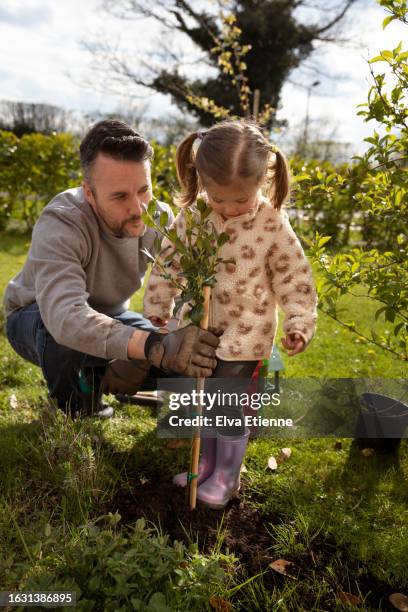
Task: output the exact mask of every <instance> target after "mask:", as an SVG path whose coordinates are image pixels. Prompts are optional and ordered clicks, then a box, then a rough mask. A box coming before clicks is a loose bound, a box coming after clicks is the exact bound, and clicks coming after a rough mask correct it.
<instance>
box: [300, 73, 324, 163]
mask: <svg viewBox="0 0 408 612" xmlns="http://www.w3.org/2000/svg"><path fill="white" fill-rule="evenodd" d="M318 85H320V81H314V83H312V84H311V85H309V87H307V101H306V116H305V128H304V131H303V154H304V155H306V149H307V141H308V130H309V106H310V96H311V93H312V89H313V87H317V86H318Z"/></svg>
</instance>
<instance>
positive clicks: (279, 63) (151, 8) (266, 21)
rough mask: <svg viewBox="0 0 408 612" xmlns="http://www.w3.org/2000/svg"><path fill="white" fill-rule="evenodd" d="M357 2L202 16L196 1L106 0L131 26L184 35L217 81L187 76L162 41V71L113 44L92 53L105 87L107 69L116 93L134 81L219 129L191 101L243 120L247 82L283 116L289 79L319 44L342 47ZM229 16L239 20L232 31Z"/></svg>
mask: <svg viewBox="0 0 408 612" xmlns="http://www.w3.org/2000/svg"><path fill="white" fill-rule="evenodd" d="M354 2H355V0H345V2H344V3H343V4H342V5H341V6H340V7H339V6H338V5H336V6H335V7H333V8H331V7H330V6H328V5H327V3H324V4H323V3H321V5H319V4H318V3H317V4H315V5H313V7H311V6H310V5H308V3H307V2H306V1H305V0H279V1H278V0H218V2H214V3H212V4H211V5H209V4H208V3H206V4H205V9H203V8H197V7H199V3H197V2H192V1H191V0H190V2H188V1H186V0H158V1H157V2H155V3H151V2H149V0H119V1H118V0H115V1H113V0H105V8H106V10H108V11H109V12H110V13H111V14H113V15H115V16H117V17H119V18H121V19H124V20H126V21H129V22H131V21H132V20H137V19H140V18H141V17H148V18H151V19H154V20H156V21H158V22H160V24H161V25H162V26H163V28H164V30H165V31H167V32H170V33H174V32H179V33H182V34H184V35H185V36H186V37H187V38H188V39H189V40H190V41H191V42H193V43H194V45H195V47H196V48H197V49H198V51H199V52H200V53H201V55H200V58H199V60H200V61H201V62H204V63H205V64H207V66H208V67H209V68H212V70H211V71H209V72H211V74H209V75H208V76H207V75H206V76H205V77H201V78H198V77H197V76H196V75H195V74H192V71H191V66H190V70H189V71H186V69H185V67H186V66H185V64H186V62H185V58H184V61H183V58H182V57H180V55H177V53H176V52H175V51H174V46H172V47H168V48H166V46H165V44H164V42H163V40H161V41H160V50H159V51H157V52H156V54H154V53H153V54H150V57H154V58H155V59H156V60H160V59H162V60H163V59H164V60H165V63H163V61H162V62H161V64H160V63H159V64H157V63H156V64H154V63H153V61H147V59H146V57H144V58H142V61H140V58H138V61H137V62H136V63H135V64H132V63H131V61H130V60H129V55H130V54H129V52H128V51H127V53H126V55H121V54H120V53H119V52H118V51H117V50H114V49H113V48H110V47H109V44H107V43H106V42H104V43H99V44H95V43H93V44H92V45H89V48H90V50H91V51H92V53H93V55H94V58H95V60H96V62H95V68H97V69H98V68H99V69H100V70H101V74H103V75H104V84H105V86H106V83H107V79H106V69H107V68H108V69H110V70H111V72H112V73H113V74H114V75H115V78H114V84H115V87H117V86H118V85H119V86H120V83H122V84H123V82H126V83H127V84H129V81H130V82H132V83H133V84H135V85H142V86H144V87H147V88H150V89H153V90H155V91H157V92H159V93H163V94H170V95H171V96H172V98H173V100H174V102H175V103H176V104H177V106H178V107H179V108H180V109H181V110H182V111H183V112H185V111H189V112H191V113H192V114H193V115H195V116H196V117H198V118H199V120H200V122H201V123H202V124H203V125H208V124H211V123H213V120H214V117H213V113H211V112H208V110H207V109H206V108H204V107H199V108H198V107H197V105H196V104H195V103H194V100H192V99H191V96H192V95H193V96H196V97H198V98H203V97H206V98H208V99H210V100H213V101H214V103H215V104H216V105H218V106H220V107H223V108H225V109H228V111H229V113H230V114H237V115H242V114H243V113H242V100H241V99H240V95H241V92H242V84H243V83H242V81H243V79H245V78H248V83H247V85H248V87H249V89H250V90H251V91H252V92H254V91H256V90H259V91H260V101H259V102H260V105H261V106H265V105H269V106H271V107H272V108H274V109H276V108H278V106H279V101H280V93H281V89H282V86H283V84H284V83H285V80H286V79H287V78H288V76H289V75H290V73H291V72H292V71H293V70H294V69H295V68H297V67H298V66H299V65H300V64H301V63H302V62H304V60H305V59H307V58H308V57H309V56H310V55H311V54H312V52H313V50H314V48H315V45H316V43H317V42H338V27H339V24H340V22H341V20H342V19H343V17H344V16H345V14H346V12H347V10H348V9H349V8H350V6H351V5H352V4H353V3H354ZM193 7H196V8H193ZM308 8H313V9H314V10H315V12H316V11H319V10H320V11H322V10H324V13H325V17H324V19H322V20H320V21H314V22H312V23H308V24H307V23H304V22H303V21H301V20H300V18H299V17H298V15H299V11H300V10H301V9H303V11H304V12H305V11H306V10H307V9H308ZM221 13H223V15H224V18H222V17H221ZM226 15H227V16H228V15H230V16H231V15H233V16H235V22H234V23H232V24H230V27H228V19H225V16H226ZM235 27H236V28H238V29H239V30H240V31H241V33H242V36H240V37H239V39H237V37H235V39H234V31H233V28H235ZM231 34H232V37H233V41H232V43H233V48H232V49H231V48H230V46H231ZM214 49H217V52H216V53H214ZM224 51H225V53H226V54H228V53H229V54H230V55H231V53H232V54H233V55H234V54H235V56H236V58H238V60H239V61H238V63H237V65H236V66H235V69H236V70H235V78H231V74H230V73H229V71H228V69H227V68H226V66H225V62H228V59H229V58H228V55H225V54H223V52H224ZM243 56H245V57H244V58H243ZM220 57H221V61H220ZM230 59H231V58H230ZM188 72H189V73H190V75H189V74H188ZM246 75H248V77H246ZM247 110H248V112H247V113H244V114H249V110H251V109H247ZM274 123H276V119H275V117H274V115H273V114H272V115H271V117H270V125H273V124H274Z"/></svg>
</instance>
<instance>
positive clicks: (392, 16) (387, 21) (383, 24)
mask: <svg viewBox="0 0 408 612" xmlns="http://www.w3.org/2000/svg"><path fill="white" fill-rule="evenodd" d="M394 19H398V17H397V15H389V16H388V17H386V18H385V19H384V21H383V22H382V27H383V30H385V28H386V27H387V25H388V24H389V23H391V21H394Z"/></svg>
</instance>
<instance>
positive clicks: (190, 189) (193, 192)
mask: <svg viewBox="0 0 408 612" xmlns="http://www.w3.org/2000/svg"><path fill="white" fill-rule="evenodd" d="M197 136H198V132H193V133H192V134H190V135H189V136H187V137H186V138H184V140H183V141H182V142H181V143H180V144H179V146H178V147H177V151H176V171H177V177H178V180H179V183H180V186H181V191H180V192H179V193H178V194H177V195H176V197H175V203H176V204H177V206H180V208H186V207H187V206H191V205H192V204H194V202H195V201H196V199H197V196H198V191H199V185H198V174H197V170H196V167H195V160H194V154H193V144H194V142H195V140H196V138H197Z"/></svg>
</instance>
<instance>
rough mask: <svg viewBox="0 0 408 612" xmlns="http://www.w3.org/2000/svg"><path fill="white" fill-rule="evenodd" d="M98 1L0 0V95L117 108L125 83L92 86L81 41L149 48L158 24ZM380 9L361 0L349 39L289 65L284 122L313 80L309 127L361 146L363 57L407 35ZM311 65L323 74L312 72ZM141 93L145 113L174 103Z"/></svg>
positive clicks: (301, 104)
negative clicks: (122, 15) (123, 16)
mask: <svg viewBox="0 0 408 612" xmlns="http://www.w3.org/2000/svg"><path fill="white" fill-rule="evenodd" d="M208 1H210V0H208ZM100 4H101V1H100V0H59V1H58V2H55V0H1V5H0V58H1V59H0V99H7V100H15V101H24V102H37V103H47V104H54V105H57V106H61V107H63V108H65V109H68V110H73V111H81V112H91V111H99V112H100V113H104V112H112V111H115V110H117V109H118V108H121V107H122V106H123V105H124V104H125V103H126V101H128V97H127V93H128V92H127V91H125V90H126V88H124V91H123V93H124V97H123V98H118V97H116V96H114V95H113V94H110V93H109V91H108V90H107V88H106V87H102V88H101V87H97V78H96V76H95V75H94V74H93V72H92V71H91V69H90V65H91V56H90V54H89V51H87V50H86V49H85V48H84V45H83V41H84V40H88V41H92V40H94V39H95V37H96V36H97V35H101V36H102V38H103V39H105V40H109V42H110V43H112V44H119V41H120V44H121V46H122V47H123V48H124V49H126V50H127V52H128V55H129V57H131V56H132V55H134V54H135V52H136V51H139V53H146V52H148V51H149V49H151V48H152V47H153V46H154V45H155V44H156V48H157V41H158V40H159V38H160V30H159V26H158V24H157V23H154V22H151V21H147V20H144V21H138V22H123V21H120V20H117V19H115V18H114V17H112V16H110V15H108V14H107V13H106V12H104V11H103V10H102V9H101V7H100ZM385 16H386V13H385V11H384V9H382V8H381V7H379V6H378V5H377V4H376V3H375V2H374V0H360V1H359V2H358V3H357V5H356V6H355V7H353V9H352V11H351V12H350V13H349V15H348V17H347V21H346V22H345V24H344V35H345V36H347V38H348V39H349V42H348V43H347V44H346V45H342V46H340V45H338V44H333V43H330V44H325V45H319V46H318V47H317V50H316V51H315V53H314V55H313V56H312V57H311V58H310V60H308V62H307V64H306V65H305V66H304V67H301V68H299V69H298V70H296V71H295V72H293V73H292V75H291V77H290V82H288V83H286V84H285V86H284V88H283V91H282V105H281V108H280V109H279V113H278V117H280V118H286V119H287V120H288V121H289V124H290V126H293V127H294V126H296V125H298V126H301V125H302V122H304V117H305V112H306V99H307V88H308V87H310V86H311V84H312V83H313V82H315V81H316V80H318V81H319V82H320V83H319V85H318V86H315V87H313V88H312V90H311V97H310V122H311V123H310V129H311V131H316V132H318V133H320V134H321V135H323V133H324V134H326V135H327V134H334V136H335V138H336V140H338V141H340V142H349V143H351V144H352V148H353V150H354V151H355V152H361V151H362V149H363V148H364V147H363V145H362V140H363V138H364V137H365V136H368V135H369V134H371V133H372V131H373V127H374V126H373V124H372V123H370V124H366V123H364V121H363V119H362V118H360V117H357V116H356V106H357V104H360V103H364V102H365V101H366V98H367V91H368V88H369V83H370V73H369V68H368V64H367V58H369V57H373V56H374V55H377V54H378V51H379V50H381V49H392V48H394V47H396V46H397V44H398V43H399V41H400V40H404V39H406V30H404V26H403V25H402V24H400V23H398V22H392V23H391V24H390V25H389V26H388V27H387V28H386V29H385V30H383V29H382V20H383V19H384V18H385ZM323 18H324V17H321V19H323ZM176 43H177V41H176ZM180 44H182V43H181V42H180ZM316 66H318V68H319V70H320V71H321V72H322V73H323V75H317V74H315V73H313V68H314V67H316ZM85 81H87V82H88V85H85ZM89 83H90V84H89ZM93 83H94V84H95V86H93ZM140 93H142V94H143V99H142V100H140V101H139V102H138V104H141V105H143V107H144V109H145V111H144V112H145V113H147V114H148V115H149V116H151V117H155V116H156V117H158V116H163V115H165V114H166V113H168V112H172V111H174V110H175V109H174V107H172V106H171V101H170V100H169V98H167V97H164V96H161V95H158V94H157V95H155V94H152V93H151V92H149V93H148V94H147V92H146V90H144V91H143V92H140ZM146 94H147V97H146ZM322 126H323V127H322Z"/></svg>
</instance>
